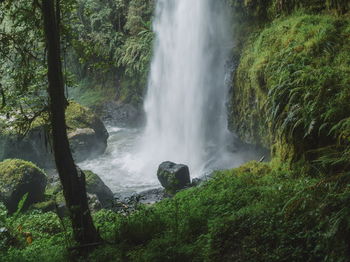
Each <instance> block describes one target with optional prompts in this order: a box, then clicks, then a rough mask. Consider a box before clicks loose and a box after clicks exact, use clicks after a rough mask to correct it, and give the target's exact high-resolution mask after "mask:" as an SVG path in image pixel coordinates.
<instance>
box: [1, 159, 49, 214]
mask: <svg viewBox="0 0 350 262" xmlns="http://www.w3.org/2000/svg"><path fill="white" fill-rule="evenodd" d="M46 183H47V178H46V175H45V174H44V173H43V171H41V170H40V169H39V168H38V167H36V166H35V165H34V164H32V163H30V162H27V161H24V160H19V159H8V160H5V161H3V162H0V201H1V202H3V203H4V204H5V206H6V208H7V209H8V210H9V212H10V213H12V212H15V211H16V210H17V207H18V203H19V201H20V200H21V199H22V198H23V196H24V195H25V194H26V193H28V197H27V200H26V202H25V205H24V207H28V206H29V205H31V204H33V203H37V202H40V201H43V200H44V192H45V187H46Z"/></svg>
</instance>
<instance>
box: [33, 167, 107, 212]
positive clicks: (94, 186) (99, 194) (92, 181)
mask: <svg viewBox="0 0 350 262" xmlns="http://www.w3.org/2000/svg"><path fill="white" fill-rule="evenodd" d="M78 172H81V170H80V169H78ZM83 172H84V174H85V182H86V192H87V194H88V199H89V204H91V206H96V202H99V203H100V206H101V207H102V208H109V207H111V206H112V203H113V200H114V194H113V192H112V191H111V190H110V188H109V187H108V186H106V184H105V183H104V182H103V181H102V179H101V178H100V177H99V176H98V175H97V174H95V173H93V172H92V171H90V170H84V171H83ZM46 195H47V196H49V197H48V198H49V199H48V201H46V202H45V203H46V204H45V203H43V204H42V205H43V207H46V205H48V204H50V202H49V201H50V200H53V201H55V202H56V203H57V205H58V207H59V209H60V208H61V209H62V208H63V209H65V199H64V196H63V190H62V185H61V183H55V184H54V185H50V186H48V187H47V188H46ZM95 196H96V197H95ZM94 198H96V200H97V201H96V200H95V199H94ZM35 207H37V206H35ZM39 209H42V208H39ZM94 209H95V210H96V208H94Z"/></svg>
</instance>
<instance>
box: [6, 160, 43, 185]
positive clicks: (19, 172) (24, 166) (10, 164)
mask: <svg viewBox="0 0 350 262" xmlns="http://www.w3.org/2000/svg"><path fill="white" fill-rule="evenodd" d="M26 173H44V171H43V170H41V169H39V168H38V167H37V166H36V165H34V164H33V163H31V162H28V161H24V160H21V159H7V160H4V161H2V162H0V181H1V183H2V184H7V185H11V184H17V183H20V182H21V180H22V177H23V175H24V174H26Z"/></svg>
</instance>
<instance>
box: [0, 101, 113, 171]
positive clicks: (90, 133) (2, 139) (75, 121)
mask: <svg viewBox="0 0 350 262" xmlns="http://www.w3.org/2000/svg"><path fill="white" fill-rule="evenodd" d="M66 122H67V131H68V138H69V142H70V145H71V149H72V152H73V157H74V159H75V160H76V161H78V162H79V161H83V160H85V159H88V158H93V157H96V156H98V155H99V154H102V153H103V152H104V151H105V149H106V147H107V139H108V132H107V130H106V128H105V126H104V124H103V123H102V121H101V120H100V119H99V118H98V117H97V115H96V114H94V113H93V112H92V111H91V110H89V109H88V108H86V107H83V106H81V105H79V104H78V103H75V102H72V101H71V102H70V103H69V106H68V107H67V110H66ZM47 130H48V125H47V120H45V119H44V117H43V118H39V119H37V120H36V121H35V123H34V124H33V127H32V128H31V129H30V130H29V131H28V133H27V134H26V135H25V136H22V135H19V134H17V133H15V132H14V131H12V130H7V131H2V132H1V134H0V145H2V146H3V148H2V150H0V151H1V152H0V160H1V159H6V158H20V159H24V160H27V161H31V162H33V163H35V164H36V165H38V166H39V167H41V168H52V167H54V166H55V164H54V158H53V153H52V148H51V143H50V140H49V138H48V136H47Z"/></svg>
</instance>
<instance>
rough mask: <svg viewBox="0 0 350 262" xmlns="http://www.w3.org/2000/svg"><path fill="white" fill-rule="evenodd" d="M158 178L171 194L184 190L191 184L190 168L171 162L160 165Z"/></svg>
mask: <svg viewBox="0 0 350 262" xmlns="http://www.w3.org/2000/svg"><path fill="white" fill-rule="evenodd" d="M157 177H158V180H159V182H160V183H161V185H162V186H163V187H164V188H165V189H166V190H168V191H170V192H176V191H178V190H181V189H184V188H186V187H188V186H189V185H190V183H191V180H190V171H189V169H188V166H186V165H182V164H175V163H173V162H170V161H167V162H163V163H162V164H160V166H159V168H158V171H157Z"/></svg>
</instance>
